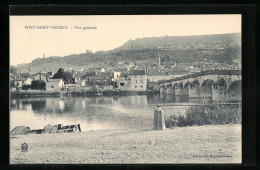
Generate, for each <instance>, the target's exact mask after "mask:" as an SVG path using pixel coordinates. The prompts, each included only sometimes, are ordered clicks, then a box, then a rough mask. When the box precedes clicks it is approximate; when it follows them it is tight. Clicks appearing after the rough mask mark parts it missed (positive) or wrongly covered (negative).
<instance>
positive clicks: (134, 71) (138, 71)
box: [130, 70, 146, 75]
mask: <svg viewBox="0 0 260 170" xmlns="http://www.w3.org/2000/svg"><path fill="white" fill-rule="evenodd" d="M145 74H146V71H145V70H130V75H145Z"/></svg>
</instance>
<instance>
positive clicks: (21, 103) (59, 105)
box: [10, 95, 210, 131]
mask: <svg viewBox="0 0 260 170" xmlns="http://www.w3.org/2000/svg"><path fill="white" fill-rule="evenodd" d="M209 101H210V100H209ZM198 102H201V100H189V99H188V98H183V97H179V98H174V97H173V96H171V95H135V96H113V97H105V96H101V97H100V96H95V97H37V98H36V97H34V98H19V99H10V130H11V129H13V128H14V127H16V126H28V127H30V128H31V129H42V128H43V127H44V126H46V125H47V124H52V125H54V124H63V125H70V124H80V125H81V129H82V131H91V130H108V129H150V128H152V127H153V112H154V110H155V109H156V106H157V105H158V104H160V105H161V107H162V109H163V110H164V111H165V113H166V114H171V113H174V112H185V110H186V109H187V108H188V107H189V106H187V105H188V104H192V103H198ZM173 105H174V106H173ZM183 105H184V106H183Z"/></svg>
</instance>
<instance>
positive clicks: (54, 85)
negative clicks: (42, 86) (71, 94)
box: [46, 79, 64, 91]
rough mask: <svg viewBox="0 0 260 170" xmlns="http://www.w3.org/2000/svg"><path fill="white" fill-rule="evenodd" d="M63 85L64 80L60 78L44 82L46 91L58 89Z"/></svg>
mask: <svg viewBox="0 0 260 170" xmlns="http://www.w3.org/2000/svg"><path fill="white" fill-rule="evenodd" d="M63 87H64V81H63V80H62V79H49V81H48V82H46V91H60V90H61V88H63Z"/></svg>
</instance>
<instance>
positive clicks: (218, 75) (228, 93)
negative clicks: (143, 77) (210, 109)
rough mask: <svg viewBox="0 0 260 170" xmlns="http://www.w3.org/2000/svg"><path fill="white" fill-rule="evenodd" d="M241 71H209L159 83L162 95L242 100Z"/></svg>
mask: <svg viewBox="0 0 260 170" xmlns="http://www.w3.org/2000/svg"><path fill="white" fill-rule="evenodd" d="M241 79H242V77H241V70H208V71H204V72H200V73H195V74H191V75H187V76H183V77H177V78H174V79H170V80H161V81H158V84H159V88H160V94H167V95H175V96H188V97H189V98H198V97H202V98H209V97H210V98H212V100H223V99H230V100H241V93H242V91H241Z"/></svg>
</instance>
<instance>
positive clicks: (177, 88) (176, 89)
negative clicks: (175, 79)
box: [174, 82, 183, 96]
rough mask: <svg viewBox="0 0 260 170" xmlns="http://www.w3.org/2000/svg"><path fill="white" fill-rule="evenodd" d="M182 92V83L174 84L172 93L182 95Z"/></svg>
mask: <svg viewBox="0 0 260 170" xmlns="http://www.w3.org/2000/svg"><path fill="white" fill-rule="evenodd" d="M182 91H183V83H182V82H179V83H176V84H175V85H174V92H175V95H177V96H178V95H182Z"/></svg>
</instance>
